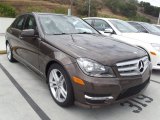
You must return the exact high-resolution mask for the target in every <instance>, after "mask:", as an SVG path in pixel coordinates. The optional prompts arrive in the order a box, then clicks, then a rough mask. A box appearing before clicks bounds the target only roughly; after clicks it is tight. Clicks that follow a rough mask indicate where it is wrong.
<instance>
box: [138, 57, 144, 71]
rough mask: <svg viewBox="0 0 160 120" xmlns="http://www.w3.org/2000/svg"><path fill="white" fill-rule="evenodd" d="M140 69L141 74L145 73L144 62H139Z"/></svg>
mask: <svg viewBox="0 0 160 120" xmlns="http://www.w3.org/2000/svg"><path fill="white" fill-rule="evenodd" d="M138 68H139V71H140V72H143V71H144V62H143V61H142V60H141V61H139V64H138Z"/></svg>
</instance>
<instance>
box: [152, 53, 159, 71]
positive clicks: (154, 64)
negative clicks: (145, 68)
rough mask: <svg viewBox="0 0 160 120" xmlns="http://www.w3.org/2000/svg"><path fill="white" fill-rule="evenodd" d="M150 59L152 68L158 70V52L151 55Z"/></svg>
mask: <svg viewBox="0 0 160 120" xmlns="http://www.w3.org/2000/svg"><path fill="white" fill-rule="evenodd" d="M151 61H152V69H153V70H160V53H159V54H158V55H156V56H155V55H151Z"/></svg>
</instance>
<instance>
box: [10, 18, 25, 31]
mask: <svg viewBox="0 0 160 120" xmlns="http://www.w3.org/2000/svg"><path fill="white" fill-rule="evenodd" d="M24 21H25V16H20V17H19V18H17V20H15V22H14V23H13V25H12V27H13V28H16V29H19V30H22V29H23V25H24Z"/></svg>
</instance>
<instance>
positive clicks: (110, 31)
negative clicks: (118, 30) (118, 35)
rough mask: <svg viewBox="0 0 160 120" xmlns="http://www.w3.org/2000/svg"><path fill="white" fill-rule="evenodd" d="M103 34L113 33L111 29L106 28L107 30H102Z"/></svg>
mask: <svg viewBox="0 0 160 120" xmlns="http://www.w3.org/2000/svg"><path fill="white" fill-rule="evenodd" d="M104 33H111V34H112V33H113V29H111V28H107V29H105V30H104Z"/></svg>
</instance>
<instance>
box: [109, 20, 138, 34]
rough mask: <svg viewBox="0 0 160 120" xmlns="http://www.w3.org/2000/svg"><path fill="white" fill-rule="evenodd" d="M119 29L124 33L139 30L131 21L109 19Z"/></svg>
mask: <svg viewBox="0 0 160 120" xmlns="http://www.w3.org/2000/svg"><path fill="white" fill-rule="evenodd" d="M109 21H110V22H111V23H112V24H113V25H114V27H115V28H117V30H119V31H120V32H122V33H135V32H138V30H137V29H136V28H134V27H133V26H132V25H130V24H129V23H127V22H125V21H122V20H109Z"/></svg>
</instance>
